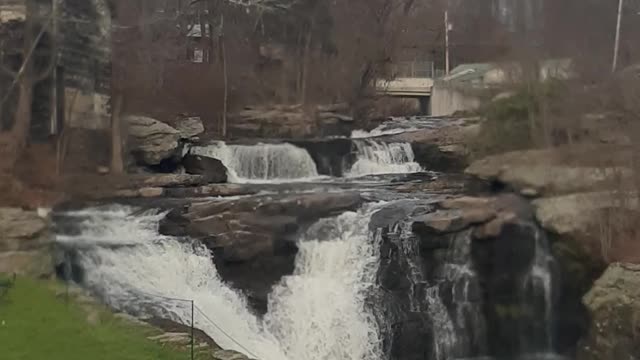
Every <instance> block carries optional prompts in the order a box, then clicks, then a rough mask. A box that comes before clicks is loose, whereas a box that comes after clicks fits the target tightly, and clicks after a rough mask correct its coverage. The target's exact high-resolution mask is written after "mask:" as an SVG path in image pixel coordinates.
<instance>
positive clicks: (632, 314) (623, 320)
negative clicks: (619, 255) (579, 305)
mask: <svg viewBox="0 0 640 360" xmlns="http://www.w3.org/2000/svg"><path fill="white" fill-rule="evenodd" d="M584 303H585V305H586V306H587V308H588V309H589V313H590V314H591V318H592V321H591V328H590V329H589V335H588V337H587V338H586V339H585V340H584V341H583V342H582V343H581V346H580V350H579V352H578V356H577V359H578V360H605V359H637V358H638V356H640V265H631V264H623V263H615V264H612V265H610V266H609V268H608V269H607V271H606V272H605V273H604V275H602V277H601V278H600V279H598V281H596V283H595V286H594V287H593V288H592V289H591V290H590V291H589V293H588V294H587V295H586V296H585V297H584Z"/></svg>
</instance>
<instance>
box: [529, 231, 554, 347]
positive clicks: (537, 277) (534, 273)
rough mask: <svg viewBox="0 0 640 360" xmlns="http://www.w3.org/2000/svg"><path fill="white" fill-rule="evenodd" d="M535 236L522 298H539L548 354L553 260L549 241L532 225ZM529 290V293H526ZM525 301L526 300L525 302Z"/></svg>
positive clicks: (544, 340) (551, 339) (551, 322)
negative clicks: (533, 249)
mask: <svg viewBox="0 0 640 360" xmlns="http://www.w3.org/2000/svg"><path fill="white" fill-rule="evenodd" d="M532 227H533V230H532V231H534V234H535V246H536V247H535V256H534V259H533V264H532V265H531V270H530V271H529V274H528V275H527V278H526V279H525V282H524V289H523V290H524V291H523V298H525V299H526V298H527V297H530V296H531V297H533V298H536V297H538V298H541V299H542V302H543V304H542V306H543V307H544V328H543V329H542V332H543V333H544V336H542V340H543V343H542V347H543V350H544V351H547V352H550V351H552V349H553V329H554V315H553V308H554V304H553V271H552V268H553V264H554V261H555V260H554V258H553V256H552V255H551V249H550V247H549V241H548V239H547V238H546V235H545V234H544V232H543V231H542V230H541V229H540V228H538V227H537V226H535V225H532ZM527 290H529V291H530V293H529V292H528V291H527ZM534 300H535V299H534ZM525 301H527V300H525Z"/></svg>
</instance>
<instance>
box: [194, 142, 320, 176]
mask: <svg viewBox="0 0 640 360" xmlns="http://www.w3.org/2000/svg"><path fill="white" fill-rule="evenodd" d="M191 151H192V153H194V154H197V155H203V156H209V157H213V158H216V159H218V160H220V161H222V163H223V164H224V165H225V166H226V167H227V170H228V173H229V174H228V175H229V179H230V180H231V181H233V182H241V183H242V182H283V181H292V180H299V181H304V180H311V179H314V178H318V177H319V175H318V170H317V169H316V164H315V162H314V161H313V159H312V158H311V155H309V153H308V152H307V150H305V149H302V148H299V147H297V146H294V145H291V144H287V143H284V144H256V145H227V144H225V143H224V142H218V143H214V144H211V145H208V146H202V147H194V148H192V149H191Z"/></svg>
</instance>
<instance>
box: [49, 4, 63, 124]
mask: <svg viewBox="0 0 640 360" xmlns="http://www.w3.org/2000/svg"><path fill="white" fill-rule="evenodd" d="M51 14H52V17H53V18H52V30H51V32H52V36H51V38H52V39H53V40H52V46H51V52H53V54H52V55H51V56H53V57H54V60H53V61H55V64H54V65H53V69H52V73H51V75H52V76H51V80H52V83H53V86H52V88H51V114H50V116H51V118H50V121H51V123H50V125H49V131H50V133H51V134H52V135H56V134H58V132H59V130H60V129H58V125H59V124H60V118H59V115H60V110H61V109H59V108H58V105H60V101H59V97H60V96H61V94H60V93H59V89H60V87H59V86H58V81H60V79H59V76H58V75H59V74H58V49H59V48H58V43H59V42H60V38H59V37H60V27H59V25H60V19H59V17H60V0H53V1H52V2H51Z"/></svg>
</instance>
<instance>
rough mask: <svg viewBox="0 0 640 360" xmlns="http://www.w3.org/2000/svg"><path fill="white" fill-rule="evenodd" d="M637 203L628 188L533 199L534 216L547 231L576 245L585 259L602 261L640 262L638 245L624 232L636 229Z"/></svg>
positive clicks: (637, 200) (635, 196)
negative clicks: (629, 239)
mask: <svg viewBox="0 0 640 360" xmlns="http://www.w3.org/2000/svg"><path fill="white" fill-rule="evenodd" d="M639 205H640V201H639V199H638V194H637V193H636V192H631V191H629V192H613V191H601V192H590V193H576V194H570V195H563V196H555V197H547V198H541V199H537V200H535V201H533V206H534V207H535V213H536V217H537V219H538V221H539V222H540V224H541V225H542V226H543V227H544V228H545V229H546V230H547V231H549V232H550V233H552V234H553V235H554V236H556V237H557V238H558V239H559V240H561V241H563V242H566V243H568V244H570V245H572V246H576V247H578V250H580V251H581V252H583V253H584V254H585V255H587V256H588V258H587V259H584V260H585V261H589V262H592V263H603V264H604V263H610V262H616V261H632V262H637V261H640V247H639V246H635V244H634V242H629V241H628V240H627V239H626V238H625V234H624V232H625V231H626V230H630V231H633V229H634V228H635V225H636V224H635V219H636V218H637V216H638V215H640V212H639V211H640V209H639V208H638V206H639ZM607 234H608V236H607ZM618 235H619V236H618ZM626 235H628V234H626Z"/></svg>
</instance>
